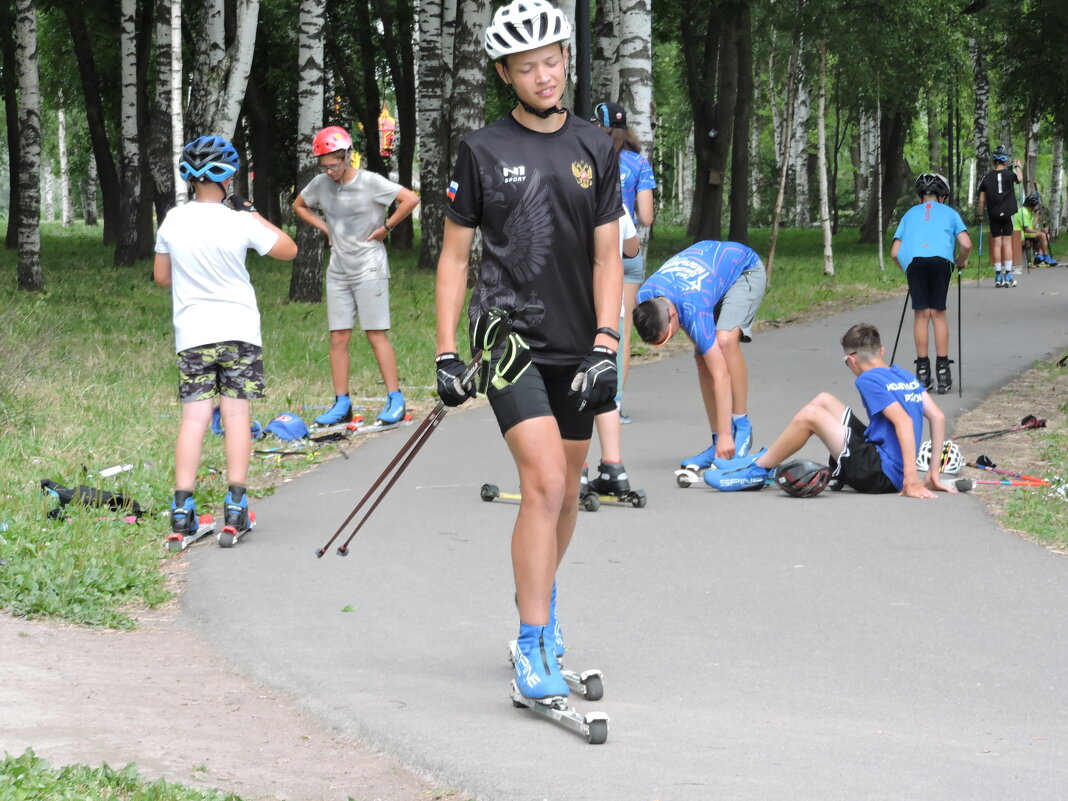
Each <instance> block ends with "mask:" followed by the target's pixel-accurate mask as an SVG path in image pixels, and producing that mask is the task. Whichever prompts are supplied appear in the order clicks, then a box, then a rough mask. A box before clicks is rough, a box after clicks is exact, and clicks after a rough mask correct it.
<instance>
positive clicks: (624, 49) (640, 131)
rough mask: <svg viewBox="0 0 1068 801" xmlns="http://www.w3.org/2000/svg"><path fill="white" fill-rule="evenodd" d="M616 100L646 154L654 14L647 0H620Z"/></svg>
mask: <svg viewBox="0 0 1068 801" xmlns="http://www.w3.org/2000/svg"><path fill="white" fill-rule="evenodd" d="M619 8H620V36H619V61H618V67H619V70H618V75H619V95H618V97H619V102H620V103H622V104H623V108H625V109H626V110H627V124H628V125H629V126H630V128H631V129H632V130H633V131H634V133H635V135H636V136H637V137H638V141H639V142H640V143H641V147H642V153H644V154H645V155H646V157H650V156H652V153H653V49H652V40H653V18H652V8H651V3H650V0H621V2H620V4H619Z"/></svg>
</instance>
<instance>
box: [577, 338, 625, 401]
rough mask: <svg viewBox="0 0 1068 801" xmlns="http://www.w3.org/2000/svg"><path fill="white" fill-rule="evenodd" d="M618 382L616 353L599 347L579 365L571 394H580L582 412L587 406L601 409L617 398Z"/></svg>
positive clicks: (601, 346)
mask: <svg viewBox="0 0 1068 801" xmlns="http://www.w3.org/2000/svg"><path fill="white" fill-rule="evenodd" d="M617 380H618V378H617V375H616V352H615V351H614V350H610V349H609V348H606V347H604V346H603V345H598V346H597V347H595V348H594V349H593V350H591V351H590V352H589V353H588V354H586V358H585V359H583V360H582V364H580V365H579V368H578V370H577V371H576V372H575V377H574V378H572V379H571V392H570V393H569V394H571V395H575V394H578V397H579V404H578V409H579V411H580V412H581V411H582V410H583V409H585V408H586V407H587V406H589V407H590V408H592V409H599V408H601V407H602V406H604V405H605V404H606V403H608V401H610V400H612V398H614V397H615V396H616V382H617Z"/></svg>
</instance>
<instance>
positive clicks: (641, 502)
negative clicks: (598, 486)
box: [582, 490, 648, 511]
mask: <svg viewBox="0 0 1068 801" xmlns="http://www.w3.org/2000/svg"><path fill="white" fill-rule="evenodd" d="M587 498H596V499H597V507H596V508H599V507H600V506H601V504H603V503H615V504H624V505H626V504H630V505H631V506H633V507H634V508H635V509H644V508H645V505H646V503H648V498H646V496H645V490H627V491H626V492H619V493H614V492H613V493H604V492H596V493H595V492H591V493H589V494H588V495H585V496H583V499H582V500H583V503H586V499H587ZM596 508H594V509H591V510H587V511H596Z"/></svg>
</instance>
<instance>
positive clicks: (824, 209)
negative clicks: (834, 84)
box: [816, 39, 834, 275]
mask: <svg viewBox="0 0 1068 801" xmlns="http://www.w3.org/2000/svg"><path fill="white" fill-rule="evenodd" d="M816 136H817V144H816V158H817V167H816V171H817V173H818V174H819V185H820V223H821V224H822V226H823V274H824V275H834V244H833V240H832V239H831V205H830V198H829V192H828V190H827V40H826V39H824V40H823V41H822V42H820V77H819V96H818V99H817V107H816Z"/></svg>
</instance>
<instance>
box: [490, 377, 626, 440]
mask: <svg viewBox="0 0 1068 801" xmlns="http://www.w3.org/2000/svg"><path fill="white" fill-rule="evenodd" d="M578 366H579V363H578V362H576V363H575V364H564V365H561V364H538V363H533V364H531V365H530V367H528V368H527V370H526V372H525V373H523V375H521V376H520V377H519V380H518V381H516V382H515V383H513V384H509V385H508V386H506V387H505V388H504V389H496V388H495V387H493V386H490V387H489V389H488V391H487V392H486V397H487V398H488V399H489V402H490V406H491V407H492V408H493V414H494V415H495V416H496V417H497V425H498V426H500V429H501V433H502V434H505V433H507V432H508V430H509V429H510V428H512V427H513V426H514V425H516V424H517V423H521V422H523V421H524V420H530V419H532V418H535V417H555V418H556V423H557V425H558V426H559V427H560V437H561V438H562V439H569V440H587V439H589V438H590V437H591V436H592V435H593V417H594V410H593V409H590V408H587V409H585V410H584V411H581V412H580V411H579V410H578V398H577V396H575V395H571V394H569V393H570V392H571V380H572V379H573V378H574V377H575V371H576V370H578ZM612 408H614V402H611V403H609V404H608V405H607V406H605V407H604V408H602V409H597V410H596V413H597V414H600V413H601V412H605V411H609V410H610V409H612Z"/></svg>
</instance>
